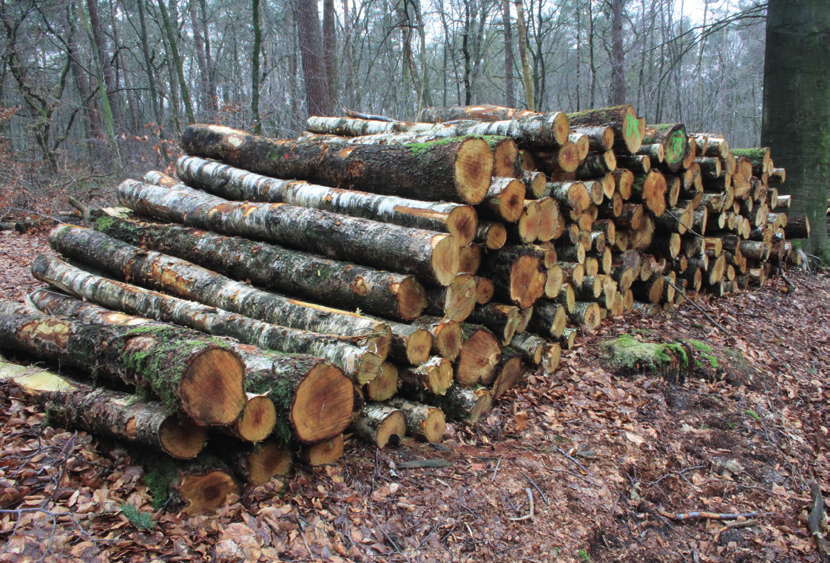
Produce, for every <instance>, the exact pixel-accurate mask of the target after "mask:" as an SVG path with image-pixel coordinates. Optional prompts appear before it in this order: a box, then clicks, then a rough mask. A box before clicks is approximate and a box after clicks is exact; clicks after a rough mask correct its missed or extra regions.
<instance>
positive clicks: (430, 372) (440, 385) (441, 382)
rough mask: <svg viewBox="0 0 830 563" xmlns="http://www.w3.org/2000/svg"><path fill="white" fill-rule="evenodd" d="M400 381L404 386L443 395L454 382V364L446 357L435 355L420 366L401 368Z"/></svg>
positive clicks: (399, 371) (399, 372) (399, 370)
mask: <svg viewBox="0 0 830 563" xmlns="http://www.w3.org/2000/svg"><path fill="white" fill-rule="evenodd" d="M398 381H400V383H401V386H402V387H407V388H410V389H426V390H427V391H429V392H430V393H434V394H436V395H443V394H445V393H446V392H447V389H449V388H450V387H451V386H452V384H453V368H452V364H451V363H450V361H449V360H447V359H446V358H441V357H439V356H435V357H432V358H430V359H429V360H427V361H426V362H424V363H423V364H421V365H419V366H414V367H401V368H399V369H398Z"/></svg>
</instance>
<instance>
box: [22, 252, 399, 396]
mask: <svg viewBox="0 0 830 563" xmlns="http://www.w3.org/2000/svg"><path fill="white" fill-rule="evenodd" d="M32 274H33V275H34V277H35V278H37V279H39V280H41V281H43V282H46V283H48V284H50V285H52V286H55V287H58V288H60V289H62V290H63V291H66V292H67V293H69V294H71V295H74V296H76V297H80V298H83V299H85V300H87V301H90V302H93V303H97V304H99V305H102V306H104V307H107V308H110V309H114V310H123V311H125V312H127V313H129V314H133V315H140V316H144V317H148V318H152V319H155V320H158V321H164V322H169V323H175V324H178V325H182V326H187V327H189V328H192V329H195V330H199V331H201V332H207V333H209V334H213V335H216V336H228V337H231V338H235V339H237V340H239V341H240V342H244V343H246V344H253V345H255V346H258V347H260V348H263V349H266V350H276V351H280V352H283V353H290V354H310V355H312V356H319V357H322V358H325V359H327V360H329V361H330V362H332V363H333V364H335V365H337V366H338V367H340V368H341V369H343V371H344V373H345V374H346V375H347V376H349V377H350V378H351V379H353V380H354V381H357V382H366V381H370V380H371V379H373V378H374V377H375V376H376V375H377V374H378V373H379V369H380V367H379V366H380V364H381V363H382V362H383V359H382V358H381V357H380V356H378V355H377V354H374V353H372V352H370V351H368V350H365V349H362V348H359V347H358V346H356V345H354V344H352V343H350V342H349V341H348V340H346V339H343V338H339V337H336V336H332V335H325V334H318V333H314V332H308V331H303V330H297V329H290V328H286V327H281V326H277V325H273V324H270V323H265V322H262V321H258V320H255V319H251V318H249V317H244V316H242V315H238V314H236V313H228V312H226V311H222V310H221V309H216V308H214V307H208V306H205V305H200V304H198V303H194V302H192V301H184V300H181V299H178V298H176V297H170V296H169V295H165V294H162V293H158V292H155V291H149V290H146V289H142V288H139V287H136V286H132V285H129V284H125V283H122V282H116V281H112V280H109V279H106V278H102V277H100V276H95V275H93V274H89V273H87V272H84V271H83V270H80V269H78V268H75V267H73V266H70V265H69V264H66V263H65V262H62V261H60V260H58V259H56V258H49V257H46V256H38V257H37V258H36V259H35V261H34V263H33V264H32Z"/></svg>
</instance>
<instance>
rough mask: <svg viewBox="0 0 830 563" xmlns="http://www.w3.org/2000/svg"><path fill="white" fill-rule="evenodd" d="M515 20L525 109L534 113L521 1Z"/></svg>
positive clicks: (517, 7) (517, 0)
mask: <svg viewBox="0 0 830 563" xmlns="http://www.w3.org/2000/svg"><path fill="white" fill-rule="evenodd" d="M516 20H517V22H518V24H519V58H521V60H522V78H523V80H524V86H525V103H526V104H527V109H529V110H530V111H536V103H535V98H534V97H533V76H531V72H530V58H529V57H528V54H527V27H526V26H525V11H524V6H523V5H522V0H516Z"/></svg>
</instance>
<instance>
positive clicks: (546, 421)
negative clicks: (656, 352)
mask: <svg viewBox="0 0 830 563" xmlns="http://www.w3.org/2000/svg"><path fill="white" fill-rule="evenodd" d="M43 249H45V244H44V237H43V235H42V234H41V235H34V236H24V235H17V234H7V233H3V234H0V287H2V289H3V293H4V294H5V295H6V296H10V297H13V298H22V295H23V293H24V292H25V291H29V290H31V289H32V288H33V287H34V286H35V285H38V284H37V282H34V281H33V280H32V279H31V278H30V277H29V276H28V273H27V268H28V264H29V263H31V260H32V259H33V258H34V255H35V254H36V253H37V252H39V251H41V250H43ZM788 277H789V278H790V280H792V281H793V282H794V284H795V286H796V287H797V291H796V292H795V293H793V294H790V293H788V292H787V286H786V284H784V282H782V281H780V280H778V279H775V280H773V281H772V282H769V283H768V284H767V286H766V287H764V288H763V289H761V290H759V291H756V292H752V293H746V292H743V293H740V294H739V295H736V296H732V297H729V298H726V299H720V300H717V301H714V300H713V301H709V300H708V299H703V300H702V301H701V303H700V304H701V306H702V307H704V308H705V309H706V310H707V311H708V312H709V313H710V314H711V315H712V316H713V317H715V319H716V320H717V321H718V322H719V323H720V324H721V325H723V326H725V327H726V328H727V329H728V330H729V332H730V334H729V335H728V336H726V335H723V334H720V333H719V332H718V331H717V329H715V328H714V327H713V326H712V325H711V324H710V323H708V321H706V320H705V319H704V317H703V316H702V315H700V314H699V313H697V312H696V311H695V310H694V309H692V308H690V307H688V306H686V307H682V308H680V309H676V310H674V311H672V312H671V313H669V314H667V315H665V316H662V317H656V318H645V319H644V318H640V317H639V316H637V315H629V316H627V317H626V319H625V321H624V322H616V323H614V324H610V323H603V326H602V328H601V331H600V333H599V334H596V335H593V336H590V337H587V338H581V339H579V345H578V347H577V348H576V349H575V350H574V351H571V352H569V353H566V354H563V362H562V367H561V368H560V369H559V370H558V371H557V372H556V373H554V374H550V375H542V374H537V375H534V376H531V377H529V378H528V379H527V380H526V383H525V384H523V385H522V386H521V387H519V388H518V389H516V390H514V391H512V392H511V393H510V394H509V395H508V396H507V398H506V399H504V400H503V401H502V402H501V404H500V405H499V407H498V408H497V409H495V410H494V411H492V412H491V413H490V414H488V415H487V416H486V417H485V419H484V421H483V423H482V424H481V426H480V427H478V428H476V429H470V428H466V427H463V426H461V425H454V426H452V427H451V428H450V432H449V433H448V439H447V440H446V441H445V442H444V443H443V444H442V445H438V446H431V445H425V444H421V443H418V442H412V441H408V440H407V441H404V442H403V444H401V446H400V447H398V448H395V449H389V450H383V451H379V452H376V451H372V450H371V449H370V448H368V447H367V446H365V445H364V444H362V443H360V442H358V441H357V440H354V439H350V440H348V441H347V447H346V453H345V456H344V459H343V461H342V462H341V464H340V465H339V466H337V467H333V468H326V469H319V470H314V471H307V470H303V469H297V470H295V471H294V473H293V474H292V476H291V478H290V479H288V480H287V481H286V482H284V483H281V482H274V483H272V484H271V485H269V486H266V487H260V488H257V489H253V490H249V491H246V492H245V493H244V494H243V496H242V497H240V498H239V499H238V500H237V501H236V502H234V503H232V504H230V505H228V506H227V507H225V508H223V509H222V510H220V511H219V512H218V513H217V514H214V515H212V516H210V517H193V518H187V519H180V518H178V517H177V516H175V515H172V514H163V513H159V514H156V515H155V516H156V518H157V519H156V521H155V524H154V527H153V528H152V529H150V530H138V529H137V528H136V527H134V526H133V525H132V524H131V523H130V522H129V521H128V520H127V519H126V517H125V516H123V514H122V512H121V508H120V506H121V504H122V503H129V504H132V505H134V506H135V507H137V508H139V509H140V510H143V511H148V512H149V511H151V510H152V508H151V505H150V498H149V496H148V494H147V491H146V487H145V485H144V484H143V481H142V480H141V479H140V477H141V475H142V470H141V468H140V467H138V466H136V465H133V463H134V462H133V461H132V460H131V458H130V457H129V455H128V454H127V452H126V451H125V450H124V449H123V448H122V447H121V446H119V445H117V444H114V443H111V442H105V441H99V440H98V439H97V438H92V437H90V436H88V435H86V434H84V433H73V432H67V431H64V430H61V429H54V428H51V427H48V426H46V425H45V424H44V422H45V421H44V418H43V416H42V415H41V414H39V413H38V412H37V411H36V410H35V409H32V408H29V407H27V406H25V405H24V404H23V403H21V402H19V401H18V400H16V399H15V398H14V392H13V391H12V390H10V389H8V388H0V405H2V408H0V447H1V448H2V451H3V452H4V454H3V457H2V459H0V509H2V510H0V561H21V560H38V559H40V558H41V557H42V556H43V555H44V554H46V556H47V557H46V560H47V561H48V560H60V561H72V560H76V559H77V560H85V561H112V560H124V561H146V560H150V559H152V558H154V557H158V558H160V559H164V560H172V561H185V560H194V561H203V560H207V559H211V558H212V559H214V560H216V561H257V560H262V561H274V560H277V559H278V558H279V559H282V560H293V561H560V560H561V561H580V562H588V561H617V560H619V561H778V562H783V561H816V551H815V545H814V543H813V541H812V539H811V538H810V537H809V536H808V534H807V532H806V529H805V526H804V524H803V523H802V521H801V520H800V519H799V518H800V514H801V512H802V510H803V509H804V508H805V507H806V506H807V504H808V503H809V496H808V492H807V485H806V484H807V483H808V482H809V481H810V480H811V479H815V480H817V481H818V482H819V483H820V484H821V485H822V486H823V488H824V490H825V496H828V493H830V462H828V458H827V456H828V455H830V454H828V444H830V437H828V428H830V420H829V419H828V418H829V415H828V401H830V383H829V382H828V377H827V376H828V374H830V277H828V276H826V275H825V276H822V277H815V276H804V275H801V274H797V273H794V272H790V273H789V274H788ZM623 332H626V333H629V334H632V335H635V337H636V338H640V339H643V340H646V341H652V340H653V341H666V340H674V339H677V338H695V339H699V340H702V341H704V342H706V343H708V344H709V345H710V346H711V347H712V348H713V350H714V355H716V356H717V357H720V358H724V357H728V356H729V354H728V352H730V351H736V350H738V351H741V352H742V355H743V357H744V358H745V359H746V362H745V365H744V366H741V365H739V364H736V363H734V362H731V363H728V364H721V365H718V367H717V368H716V369H712V368H711V367H710V366H704V367H703V368H702V369H701V370H700V372H699V373H697V374H695V375H694V376H690V377H689V378H688V379H687V381H686V382H685V384H682V385H672V384H669V383H666V382H664V381H663V380H660V379H655V378H652V377H646V376H644V375H641V374H629V375H622V374H614V373H609V372H608V371H606V369H605V368H603V366H602V365H601V363H600V361H599V359H598V356H599V352H598V350H599V346H598V343H599V341H600V340H601V339H602V338H605V337H608V336H612V335H615V334H618V333H623ZM713 376H716V377H715V378H714V380H713ZM424 458H427V459H443V460H447V461H448V462H450V465H449V466H448V467H445V468H440V469H401V468H399V465H400V464H401V462H403V461H407V460H413V459H424ZM529 496H532V499H533V515H534V516H533V518H532V519H529V518H528V519H520V518H522V517H524V516H526V515H528V514H529V511H530V505H529ZM703 510H705V511H711V512H719V513H732V512H740V513H749V512H757V516H756V517H753V518H751V520H752V521H754V523H753V522H749V525H747V524H746V523H745V522H742V523H741V525H740V526H739V527H730V528H727V527H726V524H728V523H727V522H719V521H713V520H693V521H686V522H678V521H673V520H670V519H667V518H666V517H664V516H661V515H660V513H659V511H664V512H671V513H674V512H692V511H703ZM53 518H54V520H53ZM511 519H520V520H511ZM3 546H4V547H3Z"/></svg>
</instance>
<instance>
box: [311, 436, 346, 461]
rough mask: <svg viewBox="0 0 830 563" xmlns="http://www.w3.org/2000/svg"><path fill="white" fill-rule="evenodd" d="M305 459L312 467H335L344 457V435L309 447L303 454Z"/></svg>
mask: <svg viewBox="0 0 830 563" xmlns="http://www.w3.org/2000/svg"><path fill="white" fill-rule="evenodd" d="M303 457H304V458H305V460H306V462H307V463H308V464H309V465H310V466H312V467H322V466H324V465H334V464H335V463H337V462H338V461H339V460H340V458H341V457H343V434H338V435H337V436H335V437H334V438H331V439H330V440H325V441H323V442H320V443H319V444H314V445H313V446H309V447H308V448H306V450H305V451H304V452H303Z"/></svg>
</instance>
